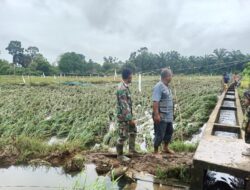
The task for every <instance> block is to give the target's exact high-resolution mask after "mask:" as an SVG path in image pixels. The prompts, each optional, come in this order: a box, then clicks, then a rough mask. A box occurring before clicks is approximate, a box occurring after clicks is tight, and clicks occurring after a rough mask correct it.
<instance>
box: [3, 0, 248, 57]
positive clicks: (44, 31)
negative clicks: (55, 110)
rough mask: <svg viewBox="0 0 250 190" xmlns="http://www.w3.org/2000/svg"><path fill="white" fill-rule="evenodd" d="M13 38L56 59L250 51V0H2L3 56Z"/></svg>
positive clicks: (6, 53) (5, 54)
mask: <svg viewBox="0 0 250 190" xmlns="http://www.w3.org/2000/svg"><path fill="white" fill-rule="evenodd" d="M11 40H19V41H21V42H22V45H23V47H25V48H27V47H28V46H37V47H38V48H39V49H40V52H41V53H42V54H43V55H44V56H45V57H46V58H47V59H48V60H49V61H51V62H54V61H55V60H56V59H57V58H58V56H59V55H60V54H62V53H64V52H67V51H75V52H77V53H82V54H84V55H85V56H86V58H87V59H90V58H91V59H93V60H94V61H97V62H102V61H103V57H104V56H109V55H110V56H115V57H117V58H119V59H120V60H125V59H127V58H128V57H129V54H130V53H131V52H132V51H135V50H137V49H139V48H140V47H143V46H146V47H148V48H149V50H150V51H152V52H155V53H158V52H161V51H169V50H177V51H179V52H180V53H181V54H183V55H187V56H188V55H204V54H208V53H211V52H212V51H213V49H215V48H220V47H223V48H226V49H228V50H232V49H235V50H237V49H240V50H241V51H242V52H244V53H250V1H249V0H207V1H205V0H0V51H1V54H0V58H4V59H8V60H11V56H10V55H8V52H7V51H6V50H5V48H6V47H7V45H8V43H9V42H10V41H11Z"/></svg>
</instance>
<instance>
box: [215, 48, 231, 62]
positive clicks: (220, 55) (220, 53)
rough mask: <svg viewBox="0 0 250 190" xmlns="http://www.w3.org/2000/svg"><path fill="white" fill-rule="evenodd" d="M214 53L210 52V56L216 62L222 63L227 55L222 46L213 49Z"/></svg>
mask: <svg viewBox="0 0 250 190" xmlns="http://www.w3.org/2000/svg"><path fill="white" fill-rule="evenodd" d="M213 53H214V54H212V55H211V56H212V57H214V58H215V59H216V62H217V63H222V64H223V63H224V60H225V59H226V58H227V56H228V51H227V50H226V49H224V48H221V49H215V50H214V51H213Z"/></svg>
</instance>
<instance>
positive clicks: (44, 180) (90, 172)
mask: <svg viewBox="0 0 250 190" xmlns="http://www.w3.org/2000/svg"><path fill="white" fill-rule="evenodd" d="M97 180H98V181H97ZM152 181H153V178H150V181H141V180H137V182H136V183H131V184H130V183H129V182H128V181H127V180H120V181H119V182H118V183H114V182H112V181H111V179H110V177H108V176H98V174H97V173H96V170H95V165H94V164H87V165H86V166H85V171H84V172H82V173H77V174H74V175H73V174H66V173H64V171H63V169H62V168H53V167H51V168H48V167H44V166H40V167H31V166H11V167H9V168H1V169H0V190H1V189H10V190H24V189H25V190H48V189H53V190H73V189H74V190H76V189H77V190H78V189H83V187H85V190H95V189H100V188H104V189H113V190H122V189H128V190H144V189H145V190H183V189H186V188H182V187H171V186H165V185H157V184H154V183H153V182H152ZM111 187H112V188H111Z"/></svg>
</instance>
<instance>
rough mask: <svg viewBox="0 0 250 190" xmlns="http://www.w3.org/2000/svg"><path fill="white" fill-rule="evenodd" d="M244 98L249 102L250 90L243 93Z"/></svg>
mask: <svg viewBox="0 0 250 190" xmlns="http://www.w3.org/2000/svg"><path fill="white" fill-rule="evenodd" d="M244 97H246V98H247V99H249V100H250V90H247V91H245V92H244Z"/></svg>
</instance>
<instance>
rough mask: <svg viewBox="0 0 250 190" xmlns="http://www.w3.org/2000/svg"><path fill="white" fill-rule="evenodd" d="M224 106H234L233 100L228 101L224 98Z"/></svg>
mask: <svg viewBox="0 0 250 190" xmlns="http://www.w3.org/2000/svg"><path fill="white" fill-rule="evenodd" d="M222 106H224V107H235V102H234V101H228V100H225V101H224V102H223V105H222Z"/></svg>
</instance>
